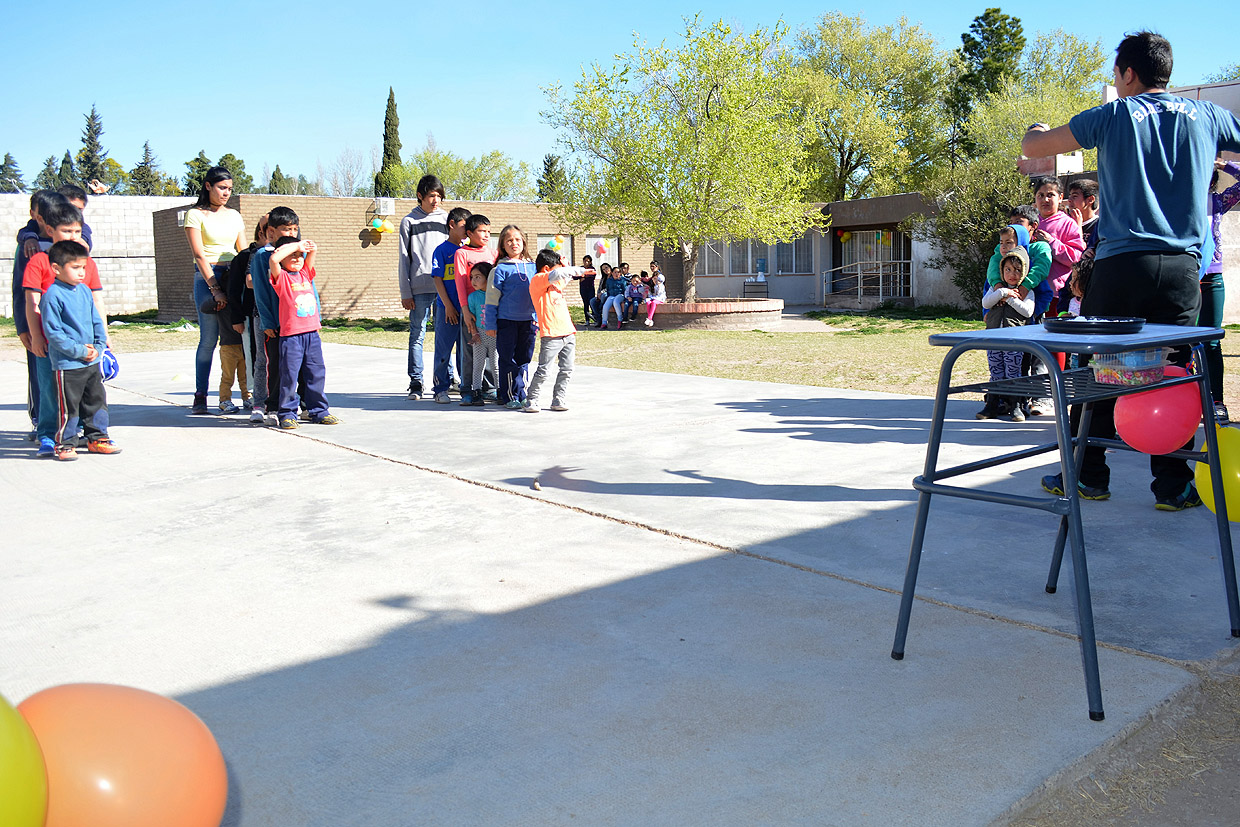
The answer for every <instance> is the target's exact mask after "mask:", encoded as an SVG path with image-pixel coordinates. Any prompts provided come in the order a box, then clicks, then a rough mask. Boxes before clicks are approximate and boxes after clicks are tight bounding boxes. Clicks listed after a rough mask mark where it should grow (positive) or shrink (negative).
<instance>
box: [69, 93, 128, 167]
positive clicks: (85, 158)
mask: <svg viewBox="0 0 1240 827" xmlns="http://www.w3.org/2000/svg"><path fill="white" fill-rule="evenodd" d="M101 135H103V118H102V117H101V116H100V115H99V112H98V111H97V110H96V109H95V105H94V104H93V103H92V104H91V105H90V114H89V115H86V127H85V128H84V129H83V130H82V148H81V149H79V150H78V153H77V178H78V180H80V181H81V182H82V183H83V184H89V183H90V182H91V181H102V182H103V183H105V184H106V183H107V181H106V180H105V178H106V177H107V174H108V169H107V166H106V165H105V162H106V161H107V160H108V153H107V151H105V150H104V148H103V144H102V143H100V141H99V137H100V136H101ZM117 166H119V164H118V165H117ZM123 171H124V170H122V172H123Z"/></svg>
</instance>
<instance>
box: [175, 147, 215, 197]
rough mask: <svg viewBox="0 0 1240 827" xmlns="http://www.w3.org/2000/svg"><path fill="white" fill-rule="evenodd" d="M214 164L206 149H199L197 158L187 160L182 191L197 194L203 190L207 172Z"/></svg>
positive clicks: (192, 194)
mask: <svg viewBox="0 0 1240 827" xmlns="http://www.w3.org/2000/svg"><path fill="white" fill-rule="evenodd" d="M212 166H213V164H212V163H211V159H210V158H208V157H207V153H206V151H204V150H201V149H200V150H198V155H197V156H196V157H195V158H192V159H190V160H188V161H186V162H185V186H184V187H182V191H183V192H184V193H185V194H186V195H190V196H196V195H198V193H200V192H202V182H203V181H204V180H206V177H207V172H209V171H210V169H211V167H212Z"/></svg>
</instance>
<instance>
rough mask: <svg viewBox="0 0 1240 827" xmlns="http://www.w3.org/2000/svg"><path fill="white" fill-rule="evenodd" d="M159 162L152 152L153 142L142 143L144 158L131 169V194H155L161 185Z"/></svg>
mask: <svg viewBox="0 0 1240 827" xmlns="http://www.w3.org/2000/svg"><path fill="white" fill-rule="evenodd" d="M161 178H162V176H161V174H160V172H159V162H158V160H157V159H156V158H155V153H154V152H151V142H150V141H147V142H146V143H144V144H143V145H142V158H141V160H139V161H138V163H137V164H136V165H135V166H134V168H133V169H131V170H129V194H130V195H155V194H156V192H157V191H158V190H159V187H160V183H161V181H160V179H161Z"/></svg>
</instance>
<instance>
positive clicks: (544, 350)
mask: <svg viewBox="0 0 1240 827" xmlns="http://www.w3.org/2000/svg"><path fill="white" fill-rule="evenodd" d="M576 351H577V334H575V333H570V334H569V335H567V336H557V337H555V338H543V339H542V340H541V343H540V344H539V346H538V370H536V371H534V378H533V379H531V380H530V390H529V397H528V398H529V400H530V404H531V405H537V404H538V391H539V390H541V389H542V385H543V382H545V381H547V374H548V373H550V372H551V364H552V362H555V363H556V364H557V366H558V367H559V369H560V371H559V373H558V374H557V375H556V377H555V389H554V390H553V391H552V392H551V404H552V405H563V404H564V402H565V394H567V393H568V380H569V378H570V377H571V376H572V375H573V363H574V362H575V361H576V360H575V359H574V354H575V353H576Z"/></svg>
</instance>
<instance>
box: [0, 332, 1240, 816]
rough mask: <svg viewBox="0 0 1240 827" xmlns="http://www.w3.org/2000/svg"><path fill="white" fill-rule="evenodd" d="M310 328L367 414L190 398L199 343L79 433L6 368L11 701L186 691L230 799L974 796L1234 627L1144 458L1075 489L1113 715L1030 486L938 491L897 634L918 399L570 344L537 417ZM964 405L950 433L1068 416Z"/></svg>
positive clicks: (1030, 474)
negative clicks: (560, 383)
mask: <svg viewBox="0 0 1240 827" xmlns="http://www.w3.org/2000/svg"><path fill="white" fill-rule="evenodd" d="M587 335H588V334H587ZM325 350H326V353H327V362H328V388H327V389H328V393H329V396H330V397H331V400H332V404H333V411H334V412H335V413H337V414H338V415H340V416H341V417H342V419H343V420H344V424H342V425H340V426H335V427H331V426H312V425H308V424H306V425H303V426H302V427H301V428H300V429H299V430H297V431H295V432H278V431H274V430H270V429H266V428H258V427H251V426H250V425H249V424H247V423H246V421H245V419H244V418H243V417H189V416H187V412H188V406H189V402H190V398H191V395H192V391H193V385H192V375H193V356H192V353H189V352H172V353H144V354H132V355H127V356H124V357H123V361H122V369H121V370H122V373H121V375H120V377H118V378H117V380H115V382H114V383H113V384H112V385H110V386H109V402H110V406H111V412H112V420H113V423H114V425H113V428H112V435H113V437H114V438H115V439H116V441H117V442H118V444H120V445H122V446H123V447H124V449H125V452H124V453H123V454H121V455H119V456H115V457H100V456H86V455H84V456H82V457H81V459H80V460H79V461H78V462H76V463H72V464H65V463H55V462H51V461H38V460H35V459H33V458H32V457H33V450H32V449H31V447H30V446H29V444H28V443H27V442H25V440H24V430H25V423H24V404H22V402H21V400H22V397H23V396H24V392H23V387H24V385H23V382H24V365H23V364H21V363H20V362H13V361H0V399H2V400H4V403H3V404H0V486H2V487H3V488H2V491H3V496H4V498H5V502H6V504H7V507H6V515H7V517H8V519H7V520H6V523H7V524H6V537H7V541H8V542H7V543H6V551H5V554H4V556H3V560H4V562H5V564H6V576H5V577H3V578H0V607H2V608H0V634H2V639H3V641H4V650H3V656H2V657H0V692H3V693H4V694H5V695H6V697H8V698H9V699H10V700H12V701H14V702H16V701H18V700H20V699H22V698H25V697H26V696H28V695H29V694H31V693H33V692H35V691H37V690H39V689H42V688H45V687H48V686H52V685H55V684H59V683H67V682H78V681H98V682H115V683H121V684H127V685H133V686H140V687H142V688H145V689H149V690H152V691H156V692H161V693H164V694H167V695H170V696H172V697H175V698H177V699H178V700H180V701H181V702H183V703H185V704H186V705H188V706H189V707H190V708H191V709H193V710H194V711H195V712H196V713H197V714H198V715H199V716H200V717H202V718H203V720H204V721H206V723H207V724H208V726H209V727H210V728H211V730H212V731H213V732H214V733H215V735H216V737H217V739H218V740H219V743H220V746H221V748H222V749H223V752H224V755H225V757H226V759H227V761H228V765H229V771H230V780H231V791H230V800H229V810H228V814H227V816H226V819H225V824H228V825H247V827H248V825H281V826H282V827H283V825H290V824H298V825H341V824H349V825H404V824H496V823H504V824H508V823H523V824H560V823H568V822H577V823H585V824H642V825H645V824H677V825H679V824H708V823H709V824H752V823H780V824H784V823H794V824H795V823H803V824H815V825H822V824H840V825H855V824H875V825H888V824H918V825H936V824H942V825H968V824H987V823H991V822H994V821H1003V820H1005V819H1007V818H1008V817H1009V816H1010V815H1011V814H1013V813H1015V812H1016V811H1017V810H1018V809H1019V808H1020V807H1021V805H1022V803H1025V802H1027V800H1028V798H1029V797H1030V796H1032V795H1034V794H1035V793H1037V792H1039V791H1040V790H1041V789H1042V788H1043V785H1044V784H1045V783H1046V782H1047V781H1048V779H1055V778H1059V779H1062V778H1065V777H1068V776H1070V775H1072V774H1073V773H1075V772H1078V771H1079V768H1080V767H1081V766H1083V765H1084V764H1085V763H1087V762H1088V760H1089V758H1088V756H1090V755H1091V754H1095V755H1096V754H1098V751H1099V750H1100V748H1102V749H1103V750H1105V749H1107V748H1111V747H1113V745H1114V744H1116V743H1117V742H1118V741H1119V739H1121V738H1122V737H1124V736H1125V735H1127V734H1129V733H1130V732H1132V731H1134V730H1136V729H1138V728H1140V727H1141V726H1142V725H1143V724H1144V723H1145V722H1146V721H1147V720H1149V718H1150V716H1151V715H1152V714H1154V713H1156V712H1157V711H1158V710H1159V709H1160V708H1161V706H1160V705H1163V704H1165V703H1166V702H1167V699H1168V698H1171V697H1173V696H1174V695H1175V694H1176V693H1178V692H1182V691H1184V690H1186V689H1187V688H1188V687H1191V686H1192V685H1193V684H1194V683H1195V681H1196V680H1197V675H1196V673H1197V671H1200V669H1202V668H1203V667H1206V666H1208V665H1210V664H1212V663H1214V662H1215V661H1216V660H1218V659H1221V658H1226V657H1228V656H1229V655H1231V654H1232V653H1234V652H1235V644H1234V642H1233V641H1232V640H1231V639H1230V638H1229V636H1228V628H1229V625H1228V622H1227V613H1226V605H1225V601H1224V597H1223V587H1222V582H1221V580H1222V578H1221V574H1220V566H1219V563H1218V548H1217V537H1216V535H1215V534H1214V523H1213V515H1211V514H1210V513H1209V512H1207V511H1205V509H1198V510H1195V511H1189V512H1184V513H1180V514H1165V513H1161V512H1156V511H1155V510H1154V509H1153V508H1152V505H1153V500H1152V497H1151V495H1150V494H1149V492H1148V489H1147V488H1146V485H1147V481H1148V474H1147V470H1146V467H1145V463H1144V462H1143V460H1142V459H1141V458H1140V457H1137V456H1132V455H1119V456H1116V457H1115V458H1114V468H1115V469H1116V474H1115V476H1114V479H1113V486H1112V487H1113V491H1114V497H1113V499H1112V500H1111V501H1109V502H1105V503H1086V504H1085V516H1086V520H1087V525H1086V538H1087V543H1088V547H1089V555H1090V557H1089V560H1090V567H1091V582H1092V585H1093V588H1094V610H1095V616H1096V620H1097V625H1098V637H1099V640H1100V641H1102V642H1103V643H1104V646H1103V648H1102V649H1101V651H1100V659H1101V672H1102V686H1103V700H1104V704H1105V708H1106V720H1105V721H1103V722H1100V723H1093V722H1090V721H1089V719H1088V716H1087V714H1086V713H1087V707H1086V699H1085V689H1084V684H1083V678H1082V674H1081V667H1080V648H1079V645H1078V643H1077V642H1076V641H1075V640H1074V639H1073V638H1072V637H1071V635H1072V633H1073V631H1074V630H1075V627H1076V621H1075V617H1074V611H1073V603H1072V599H1071V594H1072V590H1071V588H1070V586H1071V576H1072V573H1071V566H1070V565H1067V566H1065V571H1064V573H1063V575H1062V578H1061V583H1060V589H1059V591H1058V593H1057V594H1054V595H1048V594H1046V593H1045V591H1044V590H1043V585H1044V581H1045V576H1046V568H1047V564H1048V561H1049V556H1050V549H1051V544H1052V542H1053V539H1054V533H1055V527H1056V526H1055V523H1054V520H1053V518H1051V517H1049V516H1048V515H1045V514H1041V513H1034V512H1026V511H1024V510H1014V509H1004V508H1000V507H998V506H991V505H986V504H980V503H967V502H963V501H956V500H943V499H941V498H940V499H938V500H936V501H935V503H934V506H933V508H932V510H931V522H930V530H929V532H928V534H927V544H926V553H925V556H924V559H923V564H922V569H921V579H920V582H919V586H918V595H919V596H920V597H921V598H923V599H922V600H920V601H919V602H918V603H917V604H916V605H915V607H914V611H913V617H912V626H911V630H910V635H909V640H908V650H907V657H906V659H905V660H904V661H902V662H896V661H893V660H892V659H891V658H890V656H889V652H890V650H891V644H892V637H893V634H894V629H895V622H896V611H897V606H898V600H899V596H898V590H899V588H900V586H901V583H902V579H903V575H904V567H905V562H906V559H907V555H908V544H909V537H910V534H911V530H912V520H913V511H914V504H915V497H914V492H913V490H912V488H911V486H910V480H911V479H912V477H914V476H915V475H916V474H918V473H919V472H920V471H921V464H922V461H923V453H924V445H925V439H926V432H927V426H928V417H929V413H930V404H929V401H928V400H926V399H924V398H914V397H904V396H898V395H892V394H877V393H864V392H858V391H835V390H826V389H822V388H812V387H799V386H791V385H779V384H770V383H757V382H739V381H728V380H720V379H706V378H698V377H689V376H677V375H669V374H655V373H643V372H635V371H619V370H609V369H603V368H586V367H582V368H578V369H577V371H576V373H575V374H574V376H573V380H572V386H571V398H570V400H569V403H570V406H571V410H570V411H568V412H565V413H553V412H549V411H544V412H543V413H540V414H537V415H525V414H520V413H515V412H509V411H504V410H500V409H496V408H491V407H488V408H483V409H477V408H471V409H461V408H458V407H457V406H456V405H455V404H454V405H451V406H441V405H436V404H434V403H433V402H431V401H430V400H429V399H428V400H424V401H422V402H410V401H407V400H406V399H405V398H404V394H403V388H404V386H405V379H404V360H405V356H404V354H403V353H401V352H399V351H391V350H379V349H369V348H361V347H349V346H344V345H329V346H327V347H326V348H325ZM213 382H214V380H213ZM213 397H214V394H213ZM975 407H976V405H975V403H965V402H961V403H954V406H953V407H952V408H951V414H952V416H953V421H951V422H949V424H948V428H947V437H946V439H947V444H945V445H944V461H945V462H956V461H963V460H967V459H971V458H978V457H983V456H987V455H989V454H992V453H994V452H996V451H997V450H1006V449H1007V448H1010V447H1014V446H1020V445H1027V444H1034V443H1038V442H1043V441H1046V440H1047V439H1049V434H1050V425H1049V423H1045V422H1040V421H1036V420H1034V421H1030V422H1026V423H1025V424H1023V425H1013V424H1009V423H997V422H978V421H976V420H974V419H972V413H973V409H974V408H975ZM1043 473H1047V468H1046V466H1045V465H1041V466H1040V465H1037V464H1036V461H1035V462H1033V463H1026V464H1023V465H1020V466H1016V467H1010V470H1005V471H1001V472H997V471H993V470H992V471H989V472H985V473H982V474H979V475H977V479H978V482H979V484H983V485H991V486H997V487H1002V488H1004V489H1005V490H1020V491H1033V490H1036V488H1037V480H1038V478H1039V476H1040V475H1041V474H1043ZM535 480H537V482H538V487H537V489H536V488H535V487H534V486H533V483H534V482H535Z"/></svg>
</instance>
